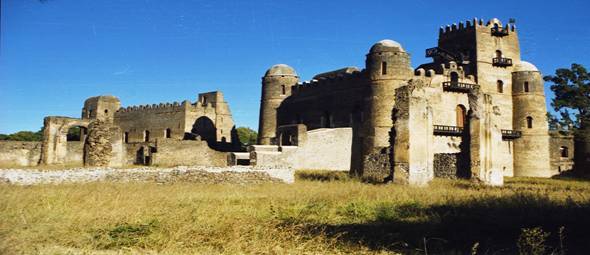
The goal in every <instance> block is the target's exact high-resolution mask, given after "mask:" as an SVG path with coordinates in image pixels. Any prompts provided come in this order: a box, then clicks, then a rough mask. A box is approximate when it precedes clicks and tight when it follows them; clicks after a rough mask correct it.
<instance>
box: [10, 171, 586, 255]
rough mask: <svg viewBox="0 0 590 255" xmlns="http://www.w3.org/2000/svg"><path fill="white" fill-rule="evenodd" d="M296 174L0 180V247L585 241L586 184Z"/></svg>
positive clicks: (363, 248) (118, 249)
mask: <svg viewBox="0 0 590 255" xmlns="http://www.w3.org/2000/svg"><path fill="white" fill-rule="evenodd" d="M332 175H333V174H332ZM302 176H303V178H302ZM307 176H309V175H307ZM299 177H300V178H299V179H298V181H297V182H296V183H295V184H291V185H288V184H261V185H250V186H240V185H200V184H191V183H175V184H164V185H162V184H156V183H90V184H69V185H39V186H11V185H0V253H1V254H14V253H51V254H53V253H57V254H63V253H104V254H109V253H162V254H183V253H184V254H195V253H201V254H217V253H224V254H242V253H246V254H250V253H262V254H269V253H270V254H338V253H357V254H363V253H365V254H379V253H384V254H385V253H396V252H403V253H417V254H424V248H427V249H428V251H430V254H432V253H434V252H443V251H445V252H451V251H454V252H457V253H464V252H465V251H470V250H472V249H473V247H474V245H475V244H476V243H477V247H478V250H479V251H500V252H502V251H505V252H503V253H517V251H518V248H519V247H520V246H517V242H518V240H519V238H518V237H519V235H520V233H521V232H522V229H524V228H534V227H539V228H541V229H543V230H544V231H546V232H551V233H552V234H549V235H548V237H547V238H546V239H547V240H546V242H545V244H546V245H547V247H549V248H550V247H557V240H558V239H559V238H558V237H557V235H556V233H557V231H558V229H559V228H560V227H562V226H563V227H564V233H565V237H566V238H565V244H564V245H565V247H566V249H569V250H570V251H578V250H580V249H584V248H589V244H587V243H586V241H587V240H590V239H585V238H587V237H588V236H589V235H588V234H586V233H585V232H587V230H588V227H590V219H589V216H588V215H590V209H589V208H590V183H588V182H583V181H572V180H569V181H564V180H542V179H511V180H509V181H508V182H507V185H506V186H504V187H501V188H493V187H484V186H480V185H476V184H472V183H469V182H467V181H448V180H436V181H435V182H434V183H432V184H431V185H430V186H429V187H427V188H413V187H407V186H396V185H372V184H365V183H361V182H358V181H356V180H351V179H342V178H340V179H339V178H336V177H330V178H327V179H328V180H330V179H331V180H334V179H336V180H341V181H327V182H320V181H310V180H306V179H305V175H301V174H300V175H299ZM583 230H585V231H583ZM481 254H484V253H483V252H482V253H481Z"/></svg>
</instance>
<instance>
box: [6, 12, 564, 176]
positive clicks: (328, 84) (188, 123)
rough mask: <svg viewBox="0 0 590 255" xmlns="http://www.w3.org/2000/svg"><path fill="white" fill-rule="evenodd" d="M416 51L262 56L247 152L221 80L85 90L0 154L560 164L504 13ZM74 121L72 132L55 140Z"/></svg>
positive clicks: (100, 161)
mask: <svg viewBox="0 0 590 255" xmlns="http://www.w3.org/2000/svg"><path fill="white" fill-rule="evenodd" d="M426 56H427V57H430V58H432V62H431V63H426V64H422V65H420V66H418V67H417V68H416V69H414V68H413V67H412V66H411V63H410V54H409V53H408V52H406V50H405V49H404V48H403V46H402V45H401V44H400V43H398V42H396V41H393V40H382V41H379V42H377V43H375V44H374V45H373V46H372V47H370V49H369V51H368V53H367V54H366V58H365V59H366V61H365V67H364V68H362V69H361V68H357V67H345V68H342V69H338V70H335V71H329V72H324V73H320V74H317V75H315V76H314V77H313V79H311V80H310V81H305V82H301V81H300V78H299V76H298V75H297V72H296V71H295V70H294V69H293V68H291V67H290V66H288V65H285V64H278V65H274V66H272V67H271V68H270V69H268V71H266V73H265V74H264V76H263V77H262V95H261V104H260V119H259V138H258V145H254V146H250V147H249V148H248V151H247V152H242V151H240V150H239V141H238V137H237V134H236V131H235V127H234V123H233V119H232V115H231V112H230V110H229V106H228V103H227V102H225V100H224V98H223V95H222V93H221V92H210V93H203V94H199V96H198V99H197V101H196V102H194V103H191V102H189V101H184V102H182V103H177V102H176V103H166V104H157V105H156V104H153V105H143V106H131V107H125V108H122V107H121V102H120V101H119V99H118V98H116V97H113V96H98V97H92V98H89V99H87V100H86V101H85V103H84V107H83V109H82V113H81V118H69V117H47V118H46V119H45V122H44V140H43V142H42V143H41V144H33V143H30V144H26V143H2V144H0V163H7V162H8V163H13V164H17V165H36V164H39V163H40V164H47V165H52V164H82V163H84V164H86V165H96V166H113V167H118V166H125V165H132V164H142V165H215V166H224V165H228V164H229V165H231V164H237V163H239V162H241V163H244V162H245V164H250V165H255V166H282V167H284V166H288V167H292V168H295V169H322V170H347V171H351V173H352V174H354V175H357V176H362V177H364V178H368V179H372V180H376V181H395V182H398V183H408V184H412V185H424V184H427V183H428V182H429V181H430V180H431V179H433V178H435V177H442V178H471V179H474V180H477V181H481V182H483V183H486V184H489V185H501V184H503V178H504V176H535V177H550V176H552V175H556V174H558V173H559V172H560V171H565V170H569V169H571V167H572V163H571V162H572V160H571V159H572V158H571V157H572V156H571V155H573V152H572V150H573V145H572V139H571V136H566V135H562V134H558V133H555V132H550V131H549V129H548V123H547V118H546V113H547V109H546V104H545V99H546V98H545V94H544V86H543V80H542V75H541V73H540V72H539V70H538V69H537V68H536V67H535V66H534V65H533V64H531V63H529V62H526V61H524V60H521V56H520V45H519V39H518V30H517V29H516V27H515V25H514V24H507V25H503V24H502V23H501V22H500V21H499V20H498V19H492V20H490V21H488V22H484V21H483V20H481V19H473V20H470V21H467V22H464V23H463V22H461V23H459V24H458V25H457V24H453V25H449V26H446V27H442V28H441V29H440V31H439V38H438V45H437V46H436V47H433V48H430V49H427V50H426ZM74 126H77V127H80V130H81V132H80V141H77V142H76V141H67V137H66V135H67V132H68V130H69V129H70V128H71V127H74ZM87 136H88V137H87ZM16 151H18V153H17V152H16Z"/></svg>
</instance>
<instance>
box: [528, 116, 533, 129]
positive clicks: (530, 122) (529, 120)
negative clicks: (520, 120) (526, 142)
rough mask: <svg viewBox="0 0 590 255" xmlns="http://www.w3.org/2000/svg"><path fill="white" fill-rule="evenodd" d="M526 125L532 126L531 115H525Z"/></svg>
mask: <svg viewBox="0 0 590 255" xmlns="http://www.w3.org/2000/svg"><path fill="white" fill-rule="evenodd" d="M526 127H527V128H533V117H531V116H528V117H526Z"/></svg>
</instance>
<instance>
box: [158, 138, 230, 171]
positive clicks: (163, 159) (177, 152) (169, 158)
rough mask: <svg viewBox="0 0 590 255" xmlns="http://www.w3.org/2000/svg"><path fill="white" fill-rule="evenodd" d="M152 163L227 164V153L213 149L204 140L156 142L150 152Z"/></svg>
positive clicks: (160, 164)
mask: <svg viewBox="0 0 590 255" xmlns="http://www.w3.org/2000/svg"><path fill="white" fill-rule="evenodd" d="M151 156H152V164H153V165H158V166H179V165H184V166H191V165H200V166H227V164H228V163H227V161H228V157H227V153H224V152H219V151H215V150H213V149H211V148H209V146H208V145H207V142H205V141H173V140H167V141H162V142H158V144H157V147H156V152H155V153H152V154H151Z"/></svg>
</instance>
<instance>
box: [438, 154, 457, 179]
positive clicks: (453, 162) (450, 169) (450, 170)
mask: <svg viewBox="0 0 590 255" xmlns="http://www.w3.org/2000/svg"><path fill="white" fill-rule="evenodd" d="M459 157H460V154H459V153H435V154H434V163H433V164H434V177H436V178H446V179H456V178H457V177H458V164H459Z"/></svg>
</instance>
